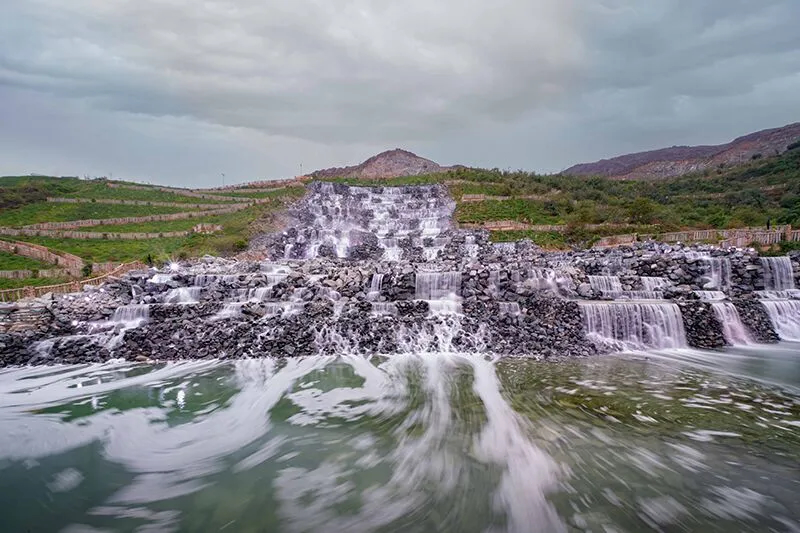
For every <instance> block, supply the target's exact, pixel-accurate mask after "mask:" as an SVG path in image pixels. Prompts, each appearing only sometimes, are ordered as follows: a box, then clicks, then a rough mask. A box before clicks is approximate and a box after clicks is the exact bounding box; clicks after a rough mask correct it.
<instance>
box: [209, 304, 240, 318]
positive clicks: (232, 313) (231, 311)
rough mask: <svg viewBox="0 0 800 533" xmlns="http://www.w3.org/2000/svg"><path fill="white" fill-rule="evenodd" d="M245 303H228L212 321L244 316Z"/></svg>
mask: <svg viewBox="0 0 800 533" xmlns="http://www.w3.org/2000/svg"><path fill="white" fill-rule="evenodd" d="M244 304H245V302H228V303H226V304H225V305H223V306H222V309H221V310H220V311H219V313H217V314H216V315H214V316H213V317H212V320H222V319H225V318H236V317H239V316H241V315H242V306H243V305H244Z"/></svg>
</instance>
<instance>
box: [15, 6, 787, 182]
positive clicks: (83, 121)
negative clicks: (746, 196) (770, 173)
mask: <svg viewBox="0 0 800 533" xmlns="http://www.w3.org/2000/svg"><path fill="white" fill-rule="evenodd" d="M798 21H800V2H798V1H797V0H759V1H757V2H756V1H752V0H703V1H697V0H659V1H658V2H652V1H648V0H495V1H494V2H478V1H475V0H437V1H436V2H431V1H430V0H405V1H403V2H397V1H389V0H292V1H291V2H287V1H285V0H204V1H202V2H198V1H196V0H69V1H64V0H2V1H0V175H18V174H28V173H40V174H48V175H79V176H84V175H88V176H109V177H113V178H115V179H116V178H119V179H131V180H136V181H144V182H152V183H161V184H167V185H180V186H216V185H221V184H222V180H223V179H224V180H225V181H226V183H229V184H230V183H235V182H246V181H254V180H261V179H281V178H287V177H292V176H295V175H299V174H301V173H305V172H310V171H312V170H315V169H318V168H327V167H331V166H344V165H348V164H355V163H359V162H361V161H362V160H364V159H366V158H367V157H369V156H371V155H374V154H376V153H378V152H381V151H383V150H387V149H392V148H404V149H407V150H411V151H413V152H415V153H417V154H419V155H421V156H423V157H427V158H430V159H433V160H435V161H436V162H438V163H440V164H448V165H449V164H464V165H470V166H479V167H486V168H494V167H497V168H511V169H518V168H521V169H526V170H534V171H539V172H556V171H559V170H562V169H564V168H566V167H569V166H571V165H572V164H575V163H580V162H586V161H593V160H596V159H600V158H604V157H611V156H614V155H619V154H624V153H629V152H634V151H640V150H648V149H654V148H660V147H664V146H673V145H682V144H719V143H723V142H727V141H729V140H731V139H733V138H734V137H737V136H739V135H742V134H745V133H749V132H752V131H756V130H760V129H765V128H770V127H777V126H782V125H785V124H789V123H792V122H797V121H800V97H798V95H800V31H798V28H797V23H798ZM223 174H224V177H223Z"/></svg>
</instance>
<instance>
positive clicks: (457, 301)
mask: <svg viewBox="0 0 800 533" xmlns="http://www.w3.org/2000/svg"><path fill="white" fill-rule="evenodd" d="M415 284H416V294H415V298H416V299H418V300H426V301H427V302H428V305H429V306H430V310H431V313H433V314H434V315H437V314H452V313H460V312H461V298H460V296H459V293H460V292H461V272H417V275H416V279H415Z"/></svg>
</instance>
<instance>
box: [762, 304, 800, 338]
mask: <svg viewBox="0 0 800 533" xmlns="http://www.w3.org/2000/svg"><path fill="white" fill-rule="evenodd" d="M761 305H763V306H764V308H765V309H766V310H767V313H768V314H769V318H770V320H772V325H773V327H774V328H775V332H776V333H777V334H778V336H780V338H781V339H783V340H787V341H800V300H761Z"/></svg>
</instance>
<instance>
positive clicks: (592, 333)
mask: <svg viewBox="0 0 800 533" xmlns="http://www.w3.org/2000/svg"><path fill="white" fill-rule="evenodd" d="M579 305H580V309H581V314H582V316H583V319H584V325H585V326H586V331H587V332H588V337H589V338H590V339H591V340H592V341H594V342H595V343H598V344H601V345H605V346H610V347H613V348H615V349H617V350H642V349H648V348H657V349H661V348H680V347H685V346H686V333H685V332H684V329H683V318H682V317H681V311H680V309H679V308H678V306H677V305H676V304H673V303H619V302H615V303H594V302H592V303H589V302H580V303H579Z"/></svg>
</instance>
